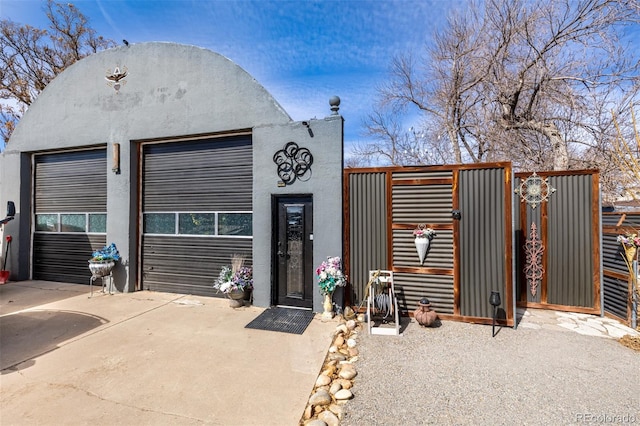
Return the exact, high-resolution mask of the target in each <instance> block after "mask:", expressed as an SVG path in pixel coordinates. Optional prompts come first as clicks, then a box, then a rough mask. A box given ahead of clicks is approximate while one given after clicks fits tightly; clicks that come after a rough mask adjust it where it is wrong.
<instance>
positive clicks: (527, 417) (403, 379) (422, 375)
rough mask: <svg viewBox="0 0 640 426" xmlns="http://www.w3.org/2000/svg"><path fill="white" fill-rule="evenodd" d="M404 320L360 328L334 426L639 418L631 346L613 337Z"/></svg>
mask: <svg viewBox="0 0 640 426" xmlns="http://www.w3.org/2000/svg"><path fill="white" fill-rule="evenodd" d="M405 321H406V322H408V321H409V319H408V318H406V319H405ZM403 325H405V327H406V328H405V329H404V331H403V335H402V336H381V335H368V334H367V332H366V330H364V331H362V332H361V333H360V336H359V338H358V349H359V351H360V356H359V361H358V362H357V370H358V376H357V377H356V380H355V383H354V387H353V389H352V390H353V394H354V399H353V400H351V401H349V402H348V403H347V405H346V415H345V418H344V419H343V421H342V423H341V424H342V425H343V426H363V425H424V424H437V425H563V424H584V423H587V424H625V423H627V424H628V423H635V424H640V353H638V352H634V351H633V350H631V349H629V348H626V347H624V346H622V345H621V344H619V343H618V342H617V341H616V340H614V339H609V338H603V337H594V336H584V335H580V334H577V333H575V332H572V331H558V330H547V329H528V328H518V329H517V330H513V329H511V328H506V327H505V328H502V329H500V330H499V332H498V334H497V335H496V336H495V337H494V338H492V337H491V326H486V325H477V324H466V323H459V322H451V321H445V322H443V323H442V325H441V326H440V327H438V328H424V327H420V326H419V325H418V324H417V323H416V322H415V321H414V320H413V319H411V322H410V323H408V324H403Z"/></svg>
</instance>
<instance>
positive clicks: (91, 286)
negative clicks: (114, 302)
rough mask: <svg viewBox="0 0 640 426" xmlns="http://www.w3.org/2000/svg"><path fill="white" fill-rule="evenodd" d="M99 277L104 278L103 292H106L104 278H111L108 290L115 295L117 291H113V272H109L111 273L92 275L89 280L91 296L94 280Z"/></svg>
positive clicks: (91, 295)
mask: <svg viewBox="0 0 640 426" xmlns="http://www.w3.org/2000/svg"><path fill="white" fill-rule="evenodd" d="M98 278H100V279H101V280H102V293H105V291H104V290H105V283H104V279H105V278H109V287H108V290H107V291H108V292H109V294H110V295H114V294H115V292H114V291H113V272H109V275H91V279H90V280H89V290H90V295H89V297H93V282H94V281H95V280H97V279H98Z"/></svg>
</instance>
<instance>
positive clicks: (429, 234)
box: [413, 224, 436, 265]
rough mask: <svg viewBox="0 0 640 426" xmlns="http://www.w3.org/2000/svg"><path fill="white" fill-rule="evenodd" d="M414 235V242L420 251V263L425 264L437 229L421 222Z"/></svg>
mask: <svg viewBox="0 0 640 426" xmlns="http://www.w3.org/2000/svg"><path fill="white" fill-rule="evenodd" d="M413 236H414V237H415V239H414V243H415V245H416V251H417V252H418V258H419V259H420V265H423V264H424V258H425V257H426V256H427V251H429V245H430V244H431V240H432V239H433V237H435V236H436V231H434V230H433V229H431V228H427V227H426V226H425V225H423V224H420V225H418V227H417V228H416V229H414V231H413Z"/></svg>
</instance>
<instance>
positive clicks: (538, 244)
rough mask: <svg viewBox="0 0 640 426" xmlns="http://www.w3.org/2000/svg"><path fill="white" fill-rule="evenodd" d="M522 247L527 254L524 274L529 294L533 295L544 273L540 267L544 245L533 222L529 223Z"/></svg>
mask: <svg viewBox="0 0 640 426" xmlns="http://www.w3.org/2000/svg"><path fill="white" fill-rule="evenodd" d="M524 248H525V252H526V256H527V263H526V265H525V268H524V275H525V277H526V278H527V284H529V288H530V289H531V295H532V296H535V295H536V293H537V292H538V286H539V285H540V283H541V282H542V276H543V275H544V269H543V268H542V253H543V252H544V246H543V245H542V241H541V240H540V237H539V236H538V228H537V227H536V224H535V223H534V222H532V223H531V232H530V233H529V238H527V241H526V242H525V245H524Z"/></svg>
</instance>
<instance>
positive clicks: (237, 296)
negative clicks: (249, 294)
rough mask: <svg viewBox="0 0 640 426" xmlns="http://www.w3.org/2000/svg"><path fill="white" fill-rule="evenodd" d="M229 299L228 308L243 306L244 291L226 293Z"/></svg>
mask: <svg viewBox="0 0 640 426" xmlns="http://www.w3.org/2000/svg"><path fill="white" fill-rule="evenodd" d="M227 297H228V298H229V306H230V307H232V308H240V307H242V306H244V290H233V291H230V292H229V293H227Z"/></svg>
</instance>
